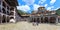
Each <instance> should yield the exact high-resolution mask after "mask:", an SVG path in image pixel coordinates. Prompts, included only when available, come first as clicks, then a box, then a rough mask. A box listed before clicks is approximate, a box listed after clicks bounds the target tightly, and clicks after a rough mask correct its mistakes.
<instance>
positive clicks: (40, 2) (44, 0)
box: [38, 0, 46, 4]
mask: <svg viewBox="0 0 60 30" xmlns="http://www.w3.org/2000/svg"><path fill="white" fill-rule="evenodd" d="M44 2H46V0H40V1H39V2H38V4H43V3H44Z"/></svg>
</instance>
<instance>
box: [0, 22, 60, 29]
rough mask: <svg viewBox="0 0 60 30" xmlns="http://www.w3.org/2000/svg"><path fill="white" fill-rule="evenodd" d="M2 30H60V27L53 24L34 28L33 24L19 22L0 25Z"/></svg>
mask: <svg viewBox="0 0 60 30" xmlns="http://www.w3.org/2000/svg"><path fill="white" fill-rule="evenodd" d="M0 30H60V26H59V25H53V24H39V25H38V26H33V25H32V23H29V22H18V23H16V24H14V23H10V24H9V23H7V24H0Z"/></svg>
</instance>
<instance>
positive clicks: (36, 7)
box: [33, 4, 40, 12]
mask: <svg viewBox="0 0 60 30" xmlns="http://www.w3.org/2000/svg"><path fill="white" fill-rule="evenodd" d="M38 7H40V5H38V4H34V5H33V9H34V11H35V12H37V11H38Z"/></svg>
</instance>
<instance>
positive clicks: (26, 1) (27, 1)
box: [22, 0, 35, 5]
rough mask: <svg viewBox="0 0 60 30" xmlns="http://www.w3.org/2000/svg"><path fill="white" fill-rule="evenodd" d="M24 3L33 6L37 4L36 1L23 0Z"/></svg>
mask: <svg viewBox="0 0 60 30" xmlns="http://www.w3.org/2000/svg"><path fill="white" fill-rule="evenodd" d="M22 1H23V2H25V3H26V4H27V5H32V4H34V2H35V0H22Z"/></svg>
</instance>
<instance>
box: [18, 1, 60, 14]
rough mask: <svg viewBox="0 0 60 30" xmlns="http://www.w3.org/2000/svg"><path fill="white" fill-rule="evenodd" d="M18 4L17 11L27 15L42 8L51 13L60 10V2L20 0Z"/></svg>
mask: <svg viewBox="0 0 60 30" xmlns="http://www.w3.org/2000/svg"><path fill="white" fill-rule="evenodd" d="M18 4H19V6H17V9H18V10H22V11H24V12H27V13H31V12H32V11H35V12H36V11H38V7H40V6H44V7H45V8H46V9H47V10H50V11H52V10H56V9H58V8H60V0H18Z"/></svg>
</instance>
